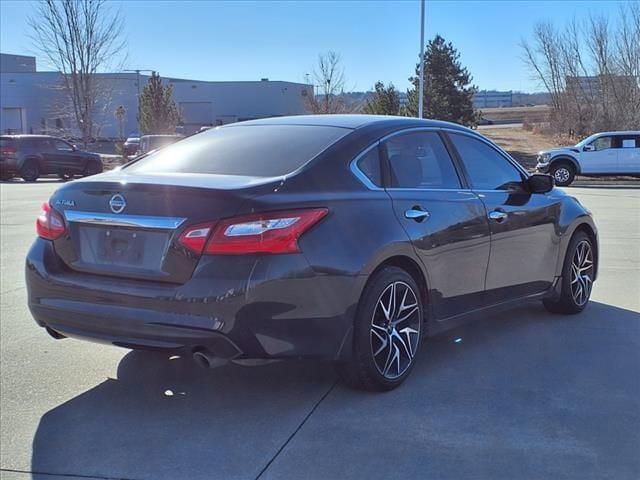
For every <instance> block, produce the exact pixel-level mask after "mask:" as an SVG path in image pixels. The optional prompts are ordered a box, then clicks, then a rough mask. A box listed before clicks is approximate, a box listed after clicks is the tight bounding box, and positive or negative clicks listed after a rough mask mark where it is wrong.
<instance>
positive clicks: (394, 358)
mask: <svg viewBox="0 0 640 480" xmlns="http://www.w3.org/2000/svg"><path fill="white" fill-rule="evenodd" d="M422 315H423V310H422V300H421V296H420V290H419V288H418V286H417V285H416V282H415V281H414V279H413V278H412V277H411V275H409V274H408V273H407V272H405V271H404V270H402V269H400V268H397V267H391V266H390V267H385V268H383V269H382V270H380V271H378V272H377V273H376V274H375V275H374V277H373V278H371V280H370V281H369V283H368V284H367V287H366V288H365V291H364V293H363V296H362V300H361V303H360V306H359V308H358V314H357V317H356V320H355V325H354V344H353V357H352V359H351V361H349V362H347V363H345V364H340V365H338V372H339V374H340V376H341V377H342V379H343V380H344V381H345V382H346V383H348V384H349V385H351V386H352V387H354V388H358V389H364V390H373V391H385V390H391V389H393V388H396V387H397V386H398V385H400V384H401V383H402V382H403V381H404V380H405V379H406V378H407V376H408V375H409V373H410V372H411V369H412V368H413V365H414V360H415V355H416V352H417V350H418V345H419V344H420V340H421V337H422V330H423V320H422Z"/></svg>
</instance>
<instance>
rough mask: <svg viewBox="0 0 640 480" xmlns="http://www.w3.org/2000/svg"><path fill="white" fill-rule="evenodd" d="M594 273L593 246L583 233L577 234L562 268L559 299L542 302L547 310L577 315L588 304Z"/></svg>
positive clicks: (572, 240) (587, 236)
mask: <svg viewBox="0 0 640 480" xmlns="http://www.w3.org/2000/svg"><path fill="white" fill-rule="evenodd" d="M594 273H595V251H594V245H593V242H592V241H591V238H589V235H587V234H586V233H585V232H577V233H576V234H575V235H574V236H573V238H572V239H571V243H570V244H569V248H568V249H567V254H566V256H565V259H564V265H563V268H562V280H561V282H562V285H561V290H560V297H559V298H558V299H555V300H550V299H546V300H543V304H544V306H545V308H546V309H547V310H549V311H550V312H554V313H565V314H572V313H579V312H581V311H582V310H584V308H585V307H586V306H587V304H588V303H589V297H590V296H591V288H592V286H593V278H594Z"/></svg>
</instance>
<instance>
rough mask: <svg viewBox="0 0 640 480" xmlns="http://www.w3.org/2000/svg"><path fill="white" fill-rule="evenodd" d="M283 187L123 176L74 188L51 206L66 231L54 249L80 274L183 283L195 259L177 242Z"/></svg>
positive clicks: (224, 178)
mask: <svg viewBox="0 0 640 480" xmlns="http://www.w3.org/2000/svg"><path fill="white" fill-rule="evenodd" d="M281 183H282V178H264V177H242V176H229V175H201V174H178V175H148V174H147V175H129V174H127V173H125V172H109V173H107V174H101V175H97V176H94V177H90V178H89V179H87V180H81V181H76V182H72V183H70V184H67V185H66V186H65V187H63V188H62V189H60V190H58V191H57V192H56V193H55V194H54V195H53V197H52V198H51V205H52V207H53V208H54V209H56V210H57V211H59V212H60V213H61V214H62V215H63V216H64V218H65V221H66V224H67V234H66V235H64V236H63V237H61V238H59V239H58V240H56V241H55V249H56V252H57V254H58V255H59V256H60V257H61V259H62V260H63V261H64V263H65V264H66V265H67V266H68V267H69V268H70V269H73V270H76V271H79V272H86V273H92V274H98V275H111V276H117V277H127V278H135V279H140V280H155V281H165V282H173V283H184V282H186V281H187V280H188V279H189V278H190V277H191V275H192V274H193V271H194V269H195V267H196V265H197V262H198V259H199V255H197V254H194V253H193V252H191V251H189V250H188V249H186V248H184V247H183V246H182V245H181V244H180V243H179V241H178V238H179V236H180V234H181V233H182V232H183V231H184V230H185V228H187V227H188V226H191V225H196V224H200V223H205V222H213V221H216V220H218V219H221V218H227V217H231V216H233V215H235V214H236V213H237V212H238V211H239V209H240V208H241V207H242V205H243V204H244V203H245V201H246V200H247V199H249V198H251V197H253V196H255V195H259V194H264V193H266V192H268V191H271V190H273V189H274V188H275V187H277V186H278V185H279V184H281Z"/></svg>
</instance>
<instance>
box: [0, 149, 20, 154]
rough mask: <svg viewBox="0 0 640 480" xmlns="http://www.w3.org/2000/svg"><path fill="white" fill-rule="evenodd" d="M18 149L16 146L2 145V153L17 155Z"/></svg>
mask: <svg viewBox="0 0 640 480" xmlns="http://www.w3.org/2000/svg"><path fill="white" fill-rule="evenodd" d="M17 151H18V149H17V148H15V147H0V155H15V153H16V152H17Z"/></svg>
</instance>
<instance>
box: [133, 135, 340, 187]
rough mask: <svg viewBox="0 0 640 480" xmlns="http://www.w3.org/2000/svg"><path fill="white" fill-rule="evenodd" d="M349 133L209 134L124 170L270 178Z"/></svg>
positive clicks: (281, 173) (289, 169)
mask: <svg viewBox="0 0 640 480" xmlns="http://www.w3.org/2000/svg"><path fill="white" fill-rule="evenodd" d="M349 132H350V130H348V129H344V128H338V127H325V126H307V125H245V126H240V125H238V126H232V127H223V128H214V129H211V130H207V131H205V132H202V133H199V134H197V135H194V136H193V137H189V138H185V139H184V140H181V141H180V142H178V143H175V144H173V145H169V146H168V147H165V148H163V149H162V150H159V151H158V152H156V153H152V154H151V155H149V156H148V157H144V158H142V159H140V160H139V161H137V162H134V163H132V164H131V165H130V166H128V167H125V168H126V169H127V171H128V172H131V173H134V172H135V173H208V174H217V175H243V176H255V177H275V176H281V175H286V174H288V173H291V172H293V171H295V170H297V169H298V168H299V167H301V166H302V165H304V164H305V163H307V162H308V161H309V160H311V159H312V158H313V157H315V156H316V155H317V154H318V153H320V152H321V151H322V150H324V149H325V148H326V147H328V146H329V145H331V144H332V143H334V142H335V141H336V140H338V139H339V138H341V137H343V136H345V135H346V134H347V133H349Z"/></svg>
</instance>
